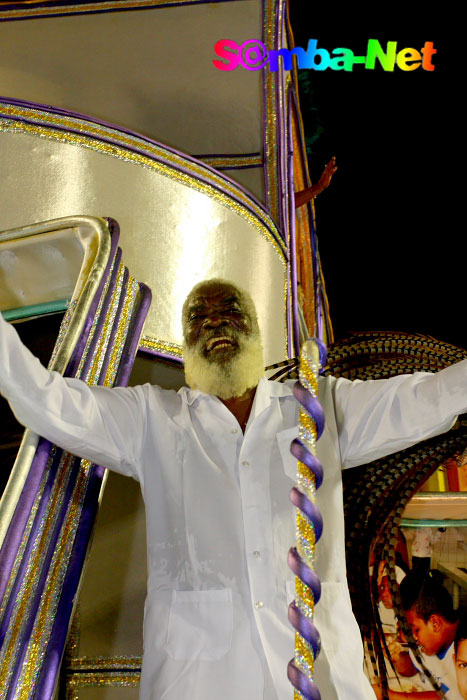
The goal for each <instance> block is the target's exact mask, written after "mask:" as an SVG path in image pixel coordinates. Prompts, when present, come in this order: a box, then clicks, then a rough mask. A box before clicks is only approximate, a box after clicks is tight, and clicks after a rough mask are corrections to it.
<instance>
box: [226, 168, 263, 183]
mask: <svg viewBox="0 0 467 700" xmlns="http://www.w3.org/2000/svg"><path fill="white" fill-rule="evenodd" d="M263 167H264V165H263V164H262V163H254V164H252V165H218V166H217V170H219V172H221V171H222V172H224V171H225V170H254V169H255V168H261V169H262V168H263ZM235 183H236V184H238V183H237V181H236V180H235Z"/></svg>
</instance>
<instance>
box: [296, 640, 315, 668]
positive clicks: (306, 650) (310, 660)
mask: <svg viewBox="0 0 467 700" xmlns="http://www.w3.org/2000/svg"><path fill="white" fill-rule="evenodd" d="M297 656H298V658H299V659H300V662H302V663H303V661H304V662H305V664H306V665H307V666H308V668H309V669H310V672H311V675H313V674H314V672H315V658H314V655H313V650H312V649H311V647H310V645H309V644H308V642H307V641H306V640H305V639H303V637H302V636H301V635H300V634H299V633H298V632H297V633H296V634H295V662H296V663H297ZM302 663H300V666H302ZM297 665H298V664H297ZM307 675H308V674H307Z"/></svg>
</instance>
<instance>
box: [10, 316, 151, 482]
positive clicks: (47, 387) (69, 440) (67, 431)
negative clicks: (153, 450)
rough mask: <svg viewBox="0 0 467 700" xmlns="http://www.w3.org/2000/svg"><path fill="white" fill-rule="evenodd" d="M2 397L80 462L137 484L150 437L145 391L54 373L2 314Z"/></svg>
mask: <svg viewBox="0 0 467 700" xmlns="http://www.w3.org/2000/svg"><path fill="white" fill-rule="evenodd" d="M0 358H1V359H0V392H1V393H2V394H3V396H4V397H5V398H6V399H8V401H9V403H10V406H11V409H12V411H13V413H14V414H15V416H16V418H17V420H18V421H19V422H20V423H21V424H22V425H25V426H26V427H28V428H30V429H31V430H33V431H34V432H35V433H37V434H38V435H41V436H42V437H45V438H46V439H47V440H50V441H51V442H53V443H55V444H57V445H58V446H59V447H61V448H63V449H65V450H67V451H68V452H71V453H73V454H75V455H77V456H78V457H83V458H85V459H89V460H91V461H92V462H95V463H97V464H101V465H102V466H105V467H108V468H109V469H113V470H114V471H118V472H121V473H122V474H127V475H128V476H133V477H135V478H137V467H136V465H137V463H138V460H139V458H140V454H141V448H142V444H143V438H144V431H145V420H146V411H145V400H144V392H143V388H142V387H134V388H123V387H115V388H112V389H109V388H105V387H89V386H88V385H87V384H85V383H84V382H83V381H81V380H79V379H70V378H64V377H62V376H61V375H60V374H58V373H57V372H51V371H49V370H47V369H45V367H43V365H42V364H41V363H40V362H39V360H38V359H37V358H36V357H34V355H32V353H31V352H30V351H29V350H28V349H27V348H26V347H25V346H24V345H23V343H22V342H21V340H20V338H19V337H18V334H17V333H16V330H15V329H14V328H13V326H12V325H11V324H9V323H6V322H5V321H4V320H3V318H1V314H0Z"/></svg>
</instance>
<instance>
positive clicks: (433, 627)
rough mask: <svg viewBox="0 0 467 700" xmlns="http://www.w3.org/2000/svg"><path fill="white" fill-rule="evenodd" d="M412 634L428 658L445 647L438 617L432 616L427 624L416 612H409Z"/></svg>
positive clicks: (408, 617)
mask: <svg viewBox="0 0 467 700" xmlns="http://www.w3.org/2000/svg"><path fill="white" fill-rule="evenodd" d="M406 617H407V622H408V623H409V625H410V627H411V629H412V634H413V636H414V637H415V640H416V641H417V643H418V646H419V647H420V651H422V652H423V653H424V654H426V655H427V656H433V654H436V653H437V652H438V651H439V650H440V649H441V647H442V646H443V641H444V639H443V633H442V630H441V626H440V620H439V616H438V615H432V616H431V617H430V618H429V620H428V621H427V622H425V620H423V618H421V617H419V616H418V615H417V613H416V612H414V611H413V610H409V611H408V612H407V613H406Z"/></svg>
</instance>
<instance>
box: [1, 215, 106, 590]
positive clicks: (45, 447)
mask: <svg viewBox="0 0 467 700" xmlns="http://www.w3.org/2000/svg"><path fill="white" fill-rule="evenodd" d="M108 223H109V229H110V232H111V236H112V242H111V254H110V259H109V262H108V263H107V269H106V272H105V275H104V277H103V279H102V280H101V283H100V285H99V289H98V292H97V294H96V296H95V298H94V299H93V301H92V303H91V307H90V310H89V313H88V316H87V318H86V321H85V324H84V328H83V331H82V332H81V336H80V338H79V341H78V343H77V344H76V347H75V349H74V350H73V353H72V356H71V359H70V361H69V363H68V366H67V368H66V371H65V373H64V375H65V376H72V377H73V376H75V374H76V370H77V368H78V365H79V361H80V357H81V355H82V352H83V350H84V346H85V344H86V341H87V337H88V335H89V330H90V328H91V326H92V323H93V318H94V315H95V311H96V308H97V304H98V300H99V298H100V294H101V292H102V288H103V286H104V284H105V279H106V276H107V274H108V270H109V268H110V265H111V262H112V259H113V254H114V252H115V249H116V247H117V244H118V238H119V226H118V223H117V222H116V221H114V220H113V219H108ZM50 449H51V443H50V442H49V441H48V440H44V439H43V438H40V439H39V443H38V447H37V450H36V454H35V455H34V458H33V460H32V464H31V468H30V470H29V473H28V476H27V478H26V482H25V485H24V488H23V491H22V494H21V498H20V500H19V502H18V504H17V506H16V509H15V513H14V515H13V517H12V520H11V523H10V526H9V528H8V531H7V534H6V537H5V540H4V542H3V546H2V549H1V551H0V598H1V599H3V597H4V595H5V590H6V587H7V585H8V581H9V579H10V576H11V571H12V569H13V566H14V563H15V559H16V556H17V554H18V549H19V546H20V544H21V540H22V537H23V533H24V528H25V527H26V523H27V521H28V518H29V514H30V512H31V508H32V506H33V503H34V500H35V498H36V495H37V491H38V489H39V486H40V483H41V480H42V475H43V473H44V469H45V467H46V466H47V462H48V459H49V454H50Z"/></svg>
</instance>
